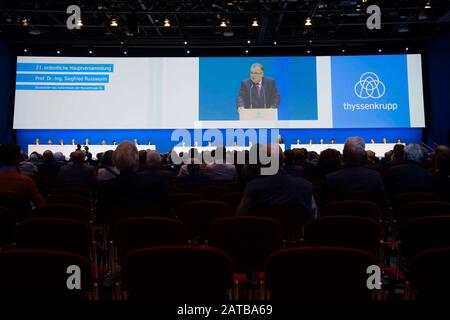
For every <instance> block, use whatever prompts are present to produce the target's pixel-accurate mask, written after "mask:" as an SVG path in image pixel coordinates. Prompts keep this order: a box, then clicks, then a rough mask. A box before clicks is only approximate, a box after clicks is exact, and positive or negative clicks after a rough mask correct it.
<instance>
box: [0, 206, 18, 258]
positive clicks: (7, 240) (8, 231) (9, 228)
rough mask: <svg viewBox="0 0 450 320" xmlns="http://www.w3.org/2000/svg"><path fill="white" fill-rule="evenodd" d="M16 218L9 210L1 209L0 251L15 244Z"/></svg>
mask: <svg viewBox="0 0 450 320" xmlns="http://www.w3.org/2000/svg"><path fill="white" fill-rule="evenodd" d="M15 226H16V216H15V214H14V212H13V211H12V210H10V209H8V208H4V207H0V250H1V249H2V248H9V247H11V246H12V244H13V240H14V233H15Z"/></svg>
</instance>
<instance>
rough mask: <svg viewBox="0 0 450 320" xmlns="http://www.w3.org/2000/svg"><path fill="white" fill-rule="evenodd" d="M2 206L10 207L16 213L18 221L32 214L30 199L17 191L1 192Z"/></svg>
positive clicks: (0, 201) (0, 200)
mask: <svg viewBox="0 0 450 320" xmlns="http://www.w3.org/2000/svg"><path fill="white" fill-rule="evenodd" d="M0 207H4V208H8V209H10V210H11V211H12V212H14V214H15V215H16V220H17V221H19V222H20V221H22V220H24V219H26V218H28V217H29V216H30V213H31V203H30V200H29V199H27V198H25V197H24V196H22V195H20V194H18V193H15V192H1V193H0Z"/></svg>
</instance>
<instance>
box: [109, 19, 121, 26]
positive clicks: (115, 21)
mask: <svg viewBox="0 0 450 320" xmlns="http://www.w3.org/2000/svg"><path fill="white" fill-rule="evenodd" d="M109 25H110V26H111V27H113V28H116V27H118V26H119V22H118V21H117V19H114V18H112V19H111V21H110V22H109Z"/></svg>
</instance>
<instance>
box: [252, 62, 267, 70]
mask: <svg viewBox="0 0 450 320" xmlns="http://www.w3.org/2000/svg"><path fill="white" fill-rule="evenodd" d="M254 68H259V69H261V71H264V66H263V65H262V64H261V63H253V64H252V65H251V66H250V70H252V69H254Z"/></svg>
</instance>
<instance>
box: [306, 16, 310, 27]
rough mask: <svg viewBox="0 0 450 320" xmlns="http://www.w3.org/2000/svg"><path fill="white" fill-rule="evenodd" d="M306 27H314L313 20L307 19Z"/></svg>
mask: <svg viewBox="0 0 450 320" xmlns="http://www.w3.org/2000/svg"><path fill="white" fill-rule="evenodd" d="M305 26H307V27H310V26H312V21H311V18H309V17H308V18H306V20H305Z"/></svg>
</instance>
